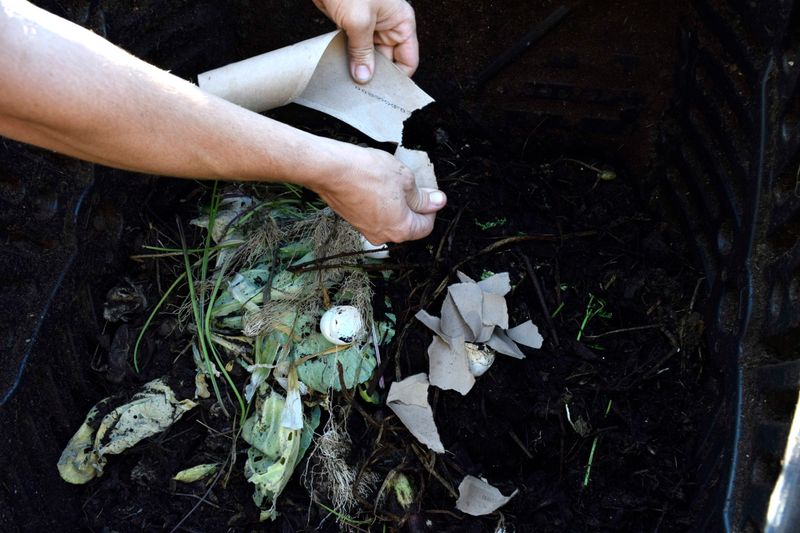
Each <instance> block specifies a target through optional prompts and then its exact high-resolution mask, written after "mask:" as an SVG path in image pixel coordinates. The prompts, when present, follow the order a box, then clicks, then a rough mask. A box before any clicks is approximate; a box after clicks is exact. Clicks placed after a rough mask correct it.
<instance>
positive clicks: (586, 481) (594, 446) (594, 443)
mask: <svg viewBox="0 0 800 533" xmlns="http://www.w3.org/2000/svg"><path fill="white" fill-rule="evenodd" d="M611 404H612V400H608V403H607V404H606V410H605V412H604V413H603V418H604V419H605V418H606V417H607V416H608V413H610V412H611ZM599 440H600V436H599V435H595V436H594V439H592V448H591V449H590V450H589V460H588V461H587V462H586V471H585V472H584V474H583V488H586V487H587V486H588V485H589V478H590V476H591V475H592V464H593V463H594V454H595V451H597V442H598V441H599Z"/></svg>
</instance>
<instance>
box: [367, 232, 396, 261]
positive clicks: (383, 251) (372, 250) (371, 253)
mask: <svg viewBox="0 0 800 533" xmlns="http://www.w3.org/2000/svg"><path fill="white" fill-rule="evenodd" d="M361 249H362V250H364V251H365V252H367V253H365V254H364V256H365V257H369V258H370V259H386V258H387V257H389V247H388V246H387V245H386V244H372V243H371V242H369V241H368V240H367V238H366V237H364V236H363V235H362V236H361Z"/></svg>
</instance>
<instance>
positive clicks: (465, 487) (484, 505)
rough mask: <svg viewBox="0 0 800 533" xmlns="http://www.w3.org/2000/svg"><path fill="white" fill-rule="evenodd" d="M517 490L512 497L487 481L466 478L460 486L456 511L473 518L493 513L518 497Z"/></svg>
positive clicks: (473, 477)
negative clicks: (505, 494)
mask: <svg viewBox="0 0 800 533" xmlns="http://www.w3.org/2000/svg"><path fill="white" fill-rule="evenodd" d="M518 492H519V490H515V491H514V492H513V493H512V494H511V495H510V496H503V494H502V493H501V492H500V491H499V490H497V488H496V487H493V486H492V485H490V484H489V483H487V482H486V481H484V480H482V479H480V478H477V477H475V476H466V477H465V478H464V479H463V480H462V481H461V484H459V486H458V500H457V501H456V509H458V510H459V511H461V512H463V513H466V514H468V515H472V516H482V515H486V514H489V513H493V512H495V511H496V510H498V509H499V508H500V507H502V506H504V505H505V504H507V503H508V501H509V500H510V499H511V498H513V497H514V496H516V495H517V493H518Z"/></svg>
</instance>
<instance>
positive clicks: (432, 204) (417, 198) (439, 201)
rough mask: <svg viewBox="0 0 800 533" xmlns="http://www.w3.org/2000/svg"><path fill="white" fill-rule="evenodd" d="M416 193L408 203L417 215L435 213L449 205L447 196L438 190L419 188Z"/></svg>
mask: <svg viewBox="0 0 800 533" xmlns="http://www.w3.org/2000/svg"><path fill="white" fill-rule="evenodd" d="M416 193H417V194H415V195H413V197H412V199H411V200H410V201H409V203H408V206H409V207H410V208H411V210H412V211H414V212H415V213H419V214H423V215H425V214H430V213H435V212H436V211H439V210H440V209H441V208H443V207H444V206H445V205H446V204H447V195H445V194H444V193H443V192H442V191H440V190H438V189H427V188H419V189H416Z"/></svg>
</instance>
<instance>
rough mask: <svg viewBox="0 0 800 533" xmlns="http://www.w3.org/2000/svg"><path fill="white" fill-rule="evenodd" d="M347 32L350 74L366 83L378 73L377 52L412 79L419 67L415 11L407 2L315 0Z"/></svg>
mask: <svg viewBox="0 0 800 533" xmlns="http://www.w3.org/2000/svg"><path fill="white" fill-rule="evenodd" d="M314 4H315V5H316V6H317V7H318V8H319V9H320V11H322V12H323V13H325V15H326V16H327V17H328V18H329V19H331V20H332V21H334V22H335V23H336V24H337V25H338V26H339V27H340V28H343V29H344V30H345V33H347V48H348V54H349V56H350V74H351V75H352V76H353V79H354V80H356V81H358V82H361V83H364V82H367V81H369V80H371V79H372V73H373V72H375V53H374V51H375V49H377V50H378V51H379V52H380V53H381V54H383V55H384V56H386V57H387V58H389V59H391V60H392V61H394V64H395V65H397V67H399V68H400V70H402V71H403V72H405V73H406V75H408V76H411V75H412V74H414V72H415V71H416V70H417V66H418V65H419V43H418V42H417V24H416V18H415V16H414V10H413V9H412V8H411V6H410V5H409V4H408V2H406V1H405V0H314Z"/></svg>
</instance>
